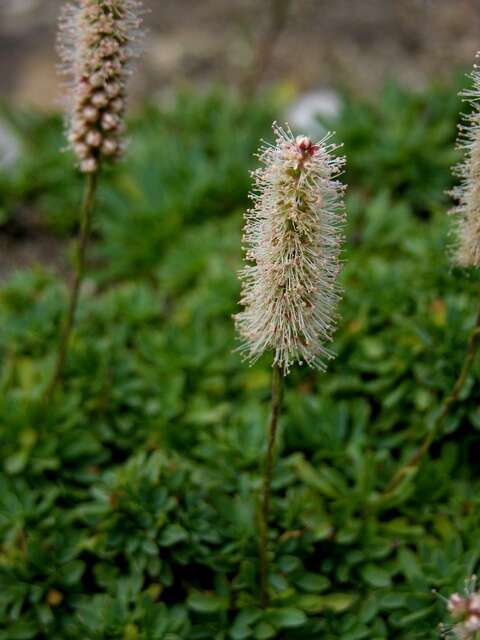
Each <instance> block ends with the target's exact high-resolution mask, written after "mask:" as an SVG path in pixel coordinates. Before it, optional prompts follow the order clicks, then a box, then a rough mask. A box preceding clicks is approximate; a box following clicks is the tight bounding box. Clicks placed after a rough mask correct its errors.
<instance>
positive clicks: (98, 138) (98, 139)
mask: <svg viewBox="0 0 480 640" xmlns="http://www.w3.org/2000/svg"><path fill="white" fill-rule="evenodd" d="M102 140H103V138H102V134H101V133H100V131H96V130H95V129H93V130H92V131H89V132H88V133H87V135H86V138H85V142H86V143H87V144H88V145H90V146H91V147H99V146H100V145H101V144H102Z"/></svg>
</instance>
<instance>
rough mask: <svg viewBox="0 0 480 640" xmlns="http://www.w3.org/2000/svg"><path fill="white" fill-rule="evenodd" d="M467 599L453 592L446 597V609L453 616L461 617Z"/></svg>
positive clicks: (466, 604)
mask: <svg viewBox="0 0 480 640" xmlns="http://www.w3.org/2000/svg"><path fill="white" fill-rule="evenodd" d="M467 606H468V601H467V599H466V598H464V597H463V596H461V595H460V594H459V593H453V594H452V595H451V596H450V598H449V599H448V603H447V610H448V612H449V613H450V614H451V615H452V617H453V618H456V619H458V618H461V617H463V616H464V615H465V613H466V612H467Z"/></svg>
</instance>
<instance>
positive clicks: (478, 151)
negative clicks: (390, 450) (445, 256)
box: [384, 53, 480, 497]
mask: <svg viewBox="0 0 480 640" xmlns="http://www.w3.org/2000/svg"><path fill="white" fill-rule="evenodd" d="M479 56H480V53H478V54H477V58H478V57H479ZM470 78H471V80H472V86H471V87H470V88H469V89H465V90H464V91H462V93H461V94H460V95H461V97H462V98H463V100H464V101H465V102H467V103H468V104H469V106H470V109H471V111H470V113H469V114H466V115H464V116H463V122H462V123H461V124H460V125H459V136H458V147H459V148H460V149H461V150H462V151H463V156H464V157H463V160H462V161H461V162H460V163H459V164H458V165H457V166H456V167H454V169H453V173H454V175H455V176H457V177H458V178H459V184H458V186H457V187H455V188H454V189H453V190H452V192H451V195H452V197H453V199H454V200H455V202H456V206H454V207H453V208H452V209H451V211H450V213H451V214H452V215H453V216H454V217H455V220H456V225H455V228H454V231H455V234H454V235H455V242H454V244H453V248H452V249H453V250H452V258H453V261H454V263H455V264H457V266H459V267H463V268H475V267H479V266H480V70H479V67H478V66H477V65H474V68H473V72H472V73H471V74H470ZM479 342H480V304H479V307H478V311H477V315H476V320H475V324H474V326H473V329H472V331H471V333H470V336H469V338H468V345H467V349H466V352H465V356H464V359H463V363H462V366H461V368H460V372H459V374H458V377H457V379H456V381H455V384H454V385H453V388H452V390H451V392H450V393H449V394H448V395H447V397H446V398H445V399H444V401H443V403H442V407H441V409H440V411H439V413H438V415H437V417H436V419H435V421H434V423H433V425H432V428H431V429H430V430H429V432H428V433H427V434H426V436H425V438H424V439H423V442H422V443H421V445H420V447H419V448H418V449H417V451H416V452H415V453H414V455H413V456H412V457H411V458H410V460H408V462H407V463H406V464H405V465H403V466H402V467H401V468H400V469H399V470H398V471H397V472H396V473H395V475H394V476H393V477H392V479H391V480H390V482H389V483H388V485H387V487H386V489H385V492H384V497H385V496H387V497H388V495H389V494H390V493H392V491H394V490H395V489H396V488H397V486H398V485H399V484H400V482H401V481H402V480H403V478H404V477H406V476H407V475H409V474H410V473H411V472H412V471H414V470H415V469H416V468H417V467H418V465H419V464H420V462H421V460H422V459H423V457H424V456H425V455H426V454H427V453H428V451H429V450H430V447H431V445H432V443H433V442H434V440H435V438H436V436H437V435H438V433H439V431H440V429H441V428H442V426H443V423H444V421H445V419H446V417H447V416H448V414H449V413H450V410H451V408H452V407H453V406H454V405H455V403H456V402H457V401H458V399H459V397H460V393H461V391H462V389H463V387H464V384H465V382H466V380H467V377H468V375H469V374H470V371H471V369H472V366H473V363H474V362H475V356H476V354H477V350H478V345H479Z"/></svg>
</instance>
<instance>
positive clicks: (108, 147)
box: [102, 138, 118, 156]
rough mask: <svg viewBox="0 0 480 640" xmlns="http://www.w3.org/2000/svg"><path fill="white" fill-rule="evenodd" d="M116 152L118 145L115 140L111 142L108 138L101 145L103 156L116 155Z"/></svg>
mask: <svg viewBox="0 0 480 640" xmlns="http://www.w3.org/2000/svg"><path fill="white" fill-rule="evenodd" d="M117 151H118V144H117V143H116V142H115V140H111V139H110V138H107V139H106V140H105V141H104V142H103V144H102V153H103V155H105V156H113V155H115V154H116V153H117Z"/></svg>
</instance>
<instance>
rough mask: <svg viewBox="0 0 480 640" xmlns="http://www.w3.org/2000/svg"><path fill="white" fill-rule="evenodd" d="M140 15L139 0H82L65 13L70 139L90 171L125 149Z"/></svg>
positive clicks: (62, 25)
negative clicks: (130, 78) (128, 90)
mask: <svg viewBox="0 0 480 640" xmlns="http://www.w3.org/2000/svg"><path fill="white" fill-rule="evenodd" d="M141 14H142V6H141V3H140V2H139V1H137V0H77V1H76V2H75V3H74V4H69V5H67V6H66V7H65V8H64V10H63V12H62V14H61V17H60V34H59V53H60V56H61V59H62V63H63V64H62V67H61V71H62V73H64V74H65V75H66V76H67V77H68V80H69V82H68V105H67V107H68V141H69V143H70V146H71V148H72V149H73V151H74V153H75V154H76V156H77V158H78V160H79V166H80V169H81V171H83V172H85V173H93V172H95V171H97V170H98V169H99V167H100V164H101V161H102V160H104V159H109V160H112V159H116V158H119V157H120V156H121V155H122V152H123V150H124V146H125V144H124V140H123V134H124V129H125V125H124V113H125V106H126V82H127V79H128V76H129V75H130V73H131V69H132V62H133V60H134V59H135V58H137V57H138V56H139V55H140V52H141V47H140V44H141V40H142V31H141V29H140V27H141V22H142V21H141Z"/></svg>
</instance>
